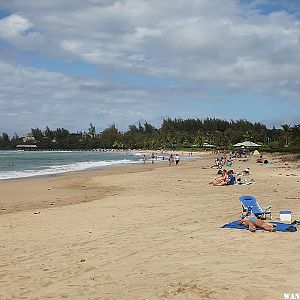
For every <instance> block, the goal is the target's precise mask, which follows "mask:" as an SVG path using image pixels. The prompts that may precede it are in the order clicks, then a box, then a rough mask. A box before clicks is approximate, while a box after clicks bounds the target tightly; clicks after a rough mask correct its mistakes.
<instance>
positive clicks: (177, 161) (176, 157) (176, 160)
mask: <svg viewBox="0 0 300 300" xmlns="http://www.w3.org/2000/svg"><path fill="white" fill-rule="evenodd" d="M179 161H180V158H179V155H178V154H176V155H175V163H176V166H177V165H178V164H179Z"/></svg>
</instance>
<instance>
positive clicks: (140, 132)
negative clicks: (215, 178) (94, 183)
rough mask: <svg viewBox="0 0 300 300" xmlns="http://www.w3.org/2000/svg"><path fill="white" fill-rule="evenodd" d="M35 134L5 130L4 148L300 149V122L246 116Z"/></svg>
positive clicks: (0, 139) (34, 130)
mask: <svg viewBox="0 0 300 300" xmlns="http://www.w3.org/2000/svg"><path fill="white" fill-rule="evenodd" d="M31 136H32V137H33V138H34V139H32V141H30V140H29V141H26V142H24V141H23V139H22V138H21V137H19V136H18V135H17V134H15V135H14V136H13V137H9V135H8V134H7V133H2V136H0V149H2V150H3V149H16V145H18V144H32V143H35V144H36V145H37V147H38V149H41V150H43V149H49V150H51V149H53V150H56V149H64V150H71V149H78V150H86V149H98V148H100V149H101V148H102V149H170V148H191V147H193V148H202V147H203V144H205V143H208V144H213V145H216V146H217V147H219V148H227V149H228V148H230V147H232V145H233V144H235V143H238V142H241V141H244V140H251V141H253V142H255V143H260V144H262V145H263V147H264V149H266V150H269V151H291V152H300V124H298V125H294V126H289V125H287V124H283V125H281V128H275V127H273V128H272V129H268V128H267V127H266V125H264V124H262V123H259V122H256V123H251V122H249V121H247V120H245V119H241V120H230V121H227V120H221V119H217V118H206V119H203V120H201V119H198V118H197V119H180V118H175V119H170V118H167V119H164V120H163V122H162V124H161V127H160V128H155V127H154V126H153V125H152V124H150V123H148V122H145V123H144V124H141V123H139V124H138V125H129V126H128V130H127V131H120V130H119V129H118V128H117V127H116V125H115V124H111V125H109V126H108V127H107V128H105V129H104V130H103V131H102V132H101V133H96V127H95V125H93V124H92V123H90V126H89V128H88V130H87V131H83V132H82V131H81V132H76V133H71V132H70V131H69V130H67V129H64V128H57V129H55V130H51V129H50V128H49V127H46V128H45V129H44V130H42V129H39V128H32V129H31Z"/></svg>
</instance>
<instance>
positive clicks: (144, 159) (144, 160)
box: [143, 154, 146, 164]
mask: <svg viewBox="0 0 300 300" xmlns="http://www.w3.org/2000/svg"><path fill="white" fill-rule="evenodd" d="M143 162H144V164H145V163H146V154H143Z"/></svg>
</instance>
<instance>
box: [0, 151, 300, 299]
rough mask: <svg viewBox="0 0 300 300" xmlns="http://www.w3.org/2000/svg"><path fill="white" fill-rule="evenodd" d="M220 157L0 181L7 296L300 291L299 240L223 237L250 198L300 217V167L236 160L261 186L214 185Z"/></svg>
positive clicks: (231, 232)
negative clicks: (215, 166) (216, 160)
mask: <svg viewBox="0 0 300 300" xmlns="http://www.w3.org/2000/svg"><path fill="white" fill-rule="evenodd" d="M213 157H214V156H212V155H205V157H204V158H203V159H200V160H194V161H181V162H180V165H179V166H177V167H175V166H173V167H169V166H168V162H162V163H160V164H154V166H153V165H151V164H146V165H139V166H136V165H135V166H126V167H124V166H123V167H118V168H117V167H114V168H111V169H105V170H99V171H93V172H80V173H70V174H66V175H60V176H54V177H44V178H35V179H22V180H11V181H2V182H0V191H1V196H0V197H1V199H0V209H1V211H0V213H1V215H0V226H1V247H0V256H1V260H0V299H63V298H69V299H284V295H283V294H284V293H298V294H300V255H299V249H300V236H299V231H298V232H296V233H281V232H275V233H269V232H263V231H258V232H256V233H250V232H249V231H246V230H237V229H221V228H220V226H221V225H223V224H225V223H227V222H229V221H232V220H236V219H238V218H239V217H240V212H241V207H240V202H239V196H241V195H253V196H255V197H256V198H257V199H258V201H259V202H260V204H261V205H262V206H267V205H271V206H272V212H273V216H274V219H275V220H276V219H277V218H278V216H279V215H278V212H279V211H280V210H287V209H288V210H292V211H293V217H294V219H298V220H299V219H300V184H299V181H300V166H299V165H300V163H299V162H298V163H297V162H282V161H279V162H277V163H276V164H269V165H264V166H260V165H256V164H255V159H254V158H250V160H247V161H243V160H238V159H236V160H235V162H234V165H233V169H234V170H236V171H241V170H243V169H244V168H245V167H250V172H251V173H250V176H249V178H254V179H255V183H254V184H252V185H246V186H228V187H214V186H212V185H209V184H208V182H209V181H210V180H211V179H212V178H213V177H214V176H215V173H216V170H213V169H211V168H209V166H210V165H211V164H212V162H213ZM267 158H268V159H274V158H271V157H267Z"/></svg>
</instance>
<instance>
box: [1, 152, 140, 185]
mask: <svg viewBox="0 0 300 300" xmlns="http://www.w3.org/2000/svg"><path fill="white" fill-rule="evenodd" d="M140 159H141V156H140V155H139V154H138V153H135V152H131V151H130V152H121V151H120V152H100V151H0V180H4V179H13V178H24V177H33V176H43V175H53V174H59V173H65V172H73V171H81V170H89V169H98V168H103V167H109V166H112V165H120V164H133V163H140V162H141V160H140Z"/></svg>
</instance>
